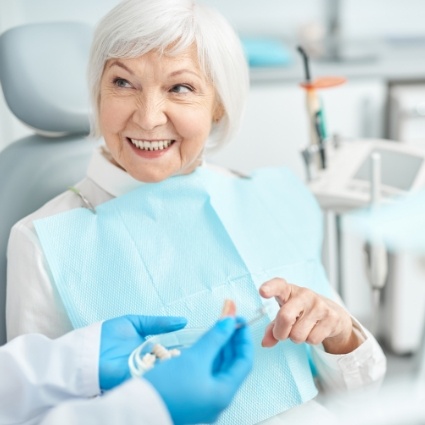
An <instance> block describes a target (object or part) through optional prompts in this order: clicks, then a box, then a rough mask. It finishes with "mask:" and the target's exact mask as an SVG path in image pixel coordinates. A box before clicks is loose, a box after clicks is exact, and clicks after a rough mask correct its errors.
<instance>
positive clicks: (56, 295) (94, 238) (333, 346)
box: [7, 0, 386, 425]
mask: <svg viewBox="0 0 425 425" xmlns="http://www.w3.org/2000/svg"><path fill="white" fill-rule="evenodd" d="M89 86H90V90H91V100H92V105H93V120H92V129H91V130H92V131H91V133H92V135H93V137H102V138H103V141H102V142H103V143H102V146H101V148H99V149H96V150H95V151H94V153H93V159H92V161H91V164H90V165H89V168H88V171H87V177H86V178H85V179H84V180H83V181H81V182H80V183H78V184H77V185H76V189H75V191H67V192H65V193H63V194H62V195H60V196H58V197H57V198H55V199H53V200H52V201H50V202H49V203H47V204H46V205H44V206H43V207H42V208H41V209H40V210H38V211H36V212H35V213H33V214H31V215H30V216H28V217H26V218H24V219H23V220H21V221H20V222H18V223H17V224H16V225H15V226H14V227H13V229H12V233H11V236H10V241H9V251H8V291H7V328H8V329H7V330H8V338H9V339H11V338H13V337H15V336H17V335H19V334H22V333H28V332H39V333H44V334H46V335H48V336H50V337H58V336H60V335H62V334H64V333H65V332H67V331H69V330H71V329H72V328H73V327H80V326H85V325H87V324H90V323H92V322H94V321H98V320H103V319H106V318H110V317H114V316H119V315H123V314H129V313H132V314H145V315H166V316H169V315H177V316H184V317H186V318H187V319H188V323H189V326H190V327H198V328H205V327H209V326H210V325H211V324H212V323H214V321H215V320H216V317H217V315H218V314H219V312H220V309H221V306H222V304H223V301H224V300H225V299H232V300H234V301H235V303H236V305H238V312H239V313H240V314H241V315H242V316H246V317H250V316H251V315H252V312H253V311H265V312H267V315H264V316H263V315H261V316H260V317H259V319H258V320H256V321H255V322H252V324H250V329H251V330H252V334H253V339H254V343H255V346H256V363H255V365H254V368H253V370H252V373H251V375H250V376H249V377H248V379H247V381H246V383H245V384H244V385H243V386H242V387H241V388H240V391H239V393H238V394H237V395H236V397H235V399H234V401H233V402H232V404H231V405H230V406H229V408H228V409H226V410H225V411H224V412H223V414H222V416H221V417H220V419H219V421H218V422H217V423H219V424H244V425H251V424H256V423H259V422H261V421H266V422H264V424H266V423H270V421H269V420H271V421H272V422H271V423H274V424H275V423H279V421H280V420H281V421H282V422H283V423H288V421H291V420H292V421H294V422H297V421H298V422H300V421H302V420H305V419H306V418H309V419H311V421H312V420H314V419H316V417H317V415H318V414H320V413H322V414H323V412H324V409H323V408H322V407H320V406H319V404H318V403H317V402H316V401H315V400H314V398H315V396H316V395H317V393H318V388H317V387H316V381H315V377H314V376H313V373H312V369H311V366H310V364H311V362H312V361H313V362H314V366H315V368H314V369H315V371H317V380H319V381H320V384H321V388H325V389H331V390H348V389H357V388H359V387H365V386H371V385H376V384H379V383H380V382H381V381H382V378H383V376H384V373H385V368H386V363H385V357H384V355H383V353H382V350H381V349H380V347H379V345H378V344H377V342H376V340H375V339H374V337H373V336H372V335H371V334H370V333H369V332H368V331H367V330H366V329H365V328H364V327H362V326H361V325H360V324H359V323H358V322H357V321H356V320H355V319H354V318H353V317H351V315H350V314H349V313H348V312H347V310H346V309H345V307H344V306H343V305H342V304H341V302H340V300H339V297H338V296H337V294H336V293H335V292H334V291H333V289H332V288H331V286H330V285H329V282H328V280H327V277H326V275H325V272H324V269H323V266H322V264H321V255H320V251H321V244H322V217H321V214H320V209H319V207H318V205H317V203H316V201H315V200H314V198H313V197H312V195H311V194H310V193H309V192H308V190H307V189H306V188H305V187H304V185H303V184H302V183H301V182H300V181H299V180H298V179H297V178H296V177H295V176H294V175H293V174H292V173H291V172H290V171H289V170H287V169H284V168H264V169H260V170H257V171H256V172H255V173H253V174H252V175H251V176H244V178H242V177H241V176H238V175H235V174H234V173H232V172H230V171H229V170H225V169H222V168H220V167H217V166H212V165H210V164H207V163H206V162H205V161H204V160H203V154H204V152H205V151H206V150H209V149H217V148H219V147H220V146H222V145H223V144H224V143H226V142H227V141H229V140H230V139H231V138H232V136H233V135H234V133H235V131H236V130H237V129H238V127H239V124H240V121H241V118H242V114H243V111H244V106H245V101H246V97H247V94H248V88H249V87H248V67H247V63H246V60H245V57H244V54H243V49H242V46H241V43H240V41H239V39H238V37H237V35H236V33H235V32H234V31H233V29H232V28H231V27H230V25H229V24H228V23H227V21H226V20H225V19H224V18H223V17H222V16H221V15H220V14H218V13H217V12H215V11H214V10H212V9H210V8H208V7H206V6H205V5H204V4H202V3H199V4H198V3H197V2H196V1H194V0H123V1H122V2H120V3H119V5H118V6H117V7H115V8H114V9H113V10H112V11H111V12H110V13H108V14H107V15H106V16H105V17H104V18H103V19H102V20H101V21H100V23H99V25H98V27H97V29H96V31H95V34H94V39H93V44H92V48H91V54H90V61H89ZM261 142H262V141H261V140H258V144H259V145H260V144H261ZM242 154H243V152H242ZM70 165H72V164H70ZM75 192H77V194H78V193H79V194H80V196H77V195H76V193H75ZM82 197H84V199H86V200H87V201H88V202H89V203H90V205H92V206H93V207H94V208H93V210H89V209H87V208H84V204H82V202H81V199H82ZM224 357H225V356H224ZM126 372H128V371H126ZM187 373H191V371H187ZM203 385H204V382H200V383H199V388H200V391H202V388H203ZM258 389H261V391H259V390H258ZM301 405H302V406H301ZM288 415H289V416H288ZM276 416H278V417H279V419H277V418H276ZM276 421H278V422H276Z"/></svg>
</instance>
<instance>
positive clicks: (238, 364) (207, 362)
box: [143, 317, 254, 425]
mask: <svg viewBox="0 0 425 425" xmlns="http://www.w3.org/2000/svg"><path fill="white" fill-rule="evenodd" d="M240 322H241V319H235V318H231V317H226V318H225V319H222V320H220V321H218V322H217V324H216V325H215V326H214V327H213V328H212V329H211V330H209V331H208V332H207V333H206V334H205V335H203V336H202V337H201V339H200V340H199V341H198V342H197V343H196V344H194V345H193V346H192V347H190V348H188V349H186V350H184V351H183V352H182V354H181V356H179V357H173V358H172V359H170V360H166V361H163V362H161V363H158V364H157V365H155V367H154V368H153V369H151V370H149V371H148V372H146V373H145V374H144V375H143V377H144V378H145V379H146V380H148V381H149V382H150V383H151V384H152V385H153V386H154V387H155V388H156V390H157V391H158V393H159V394H160V396H161V397H162V399H163V400H164V402H165V404H166V405H167V407H168V410H169V412H170V415H171V418H172V419H173V422H174V424H175V425H183V424H196V423H211V422H214V421H215V420H217V418H218V416H219V415H220V413H221V412H222V411H223V410H224V409H225V408H226V407H227V406H228V405H229V404H230V402H231V401H232V399H233V397H234V395H235V394H236V391H237V390H238V388H239V387H240V385H241V384H242V382H243V381H244V379H245V378H246V377H247V375H248V373H249V372H250V370H251V368H252V364H253V352H254V350H253V344H252V340H251V336H250V333H249V330H248V328H247V327H246V326H243V327H241V328H239V329H237V328H236V324H237V323H240Z"/></svg>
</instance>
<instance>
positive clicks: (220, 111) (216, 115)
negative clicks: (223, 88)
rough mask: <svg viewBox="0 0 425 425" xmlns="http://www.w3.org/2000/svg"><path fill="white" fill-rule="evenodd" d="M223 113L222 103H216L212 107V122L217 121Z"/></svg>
mask: <svg viewBox="0 0 425 425" xmlns="http://www.w3.org/2000/svg"><path fill="white" fill-rule="evenodd" d="M223 115H224V108H223V105H222V104H221V102H220V103H217V104H216V106H215V108H214V113H213V122H214V123H216V124H217V123H218V122H219V121H220V120H221V119H222V118H223Z"/></svg>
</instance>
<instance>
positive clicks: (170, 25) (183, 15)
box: [88, 0, 249, 150]
mask: <svg viewBox="0 0 425 425" xmlns="http://www.w3.org/2000/svg"><path fill="white" fill-rule="evenodd" d="M193 44H195V45H196V47H197V53H198V60H199V64H200V66H201V69H202V70H203V72H204V73H205V75H206V76H207V78H208V79H210V81H211V82H212V84H213V86H214V88H215V90H216V93H217V95H218V97H219V100H220V102H221V105H222V107H223V109H224V115H223V117H222V118H221V119H220V120H219V121H218V122H217V123H213V126H212V130H211V134H210V137H209V140H208V143H207V145H206V148H207V149H209V150H212V149H215V148H218V147H220V146H222V145H223V144H224V143H225V142H226V141H228V140H229V139H231V137H232V136H233V135H234V133H235V132H236V131H237V130H238V129H239V126H240V122H241V119H242V115H243V111H244V109H245V103H246V98H247V95H248V90H249V72H248V65H247V62H246V58H245V55H244V51H243V48H242V45H241V42H240V40H239V37H238V36H237V34H236V32H235V31H234V30H233V28H232V27H231V25H230V24H229V23H228V22H227V20H226V19H225V18H224V17H223V16H222V15H221V14H220V13H218V12H217V11H215V10H214V9H212V8H209V7H207V6H206V5H204V4H200V3H196V1H195V0H123V1H122V2H121V3H119V4H118V5H117V6H116V7H114V8H113V9H112V10H111V11H110V12H109V13H108V14H107V15H106V16H105V17H104V18H103V19H102V20H101V21H100V22H99V24H98V26H97V28H96V30H95V33H94V38H93V43H92V46H91V52H90V60H89V67H88V79H89V87H90V90H91V101H92V106H93V112H94V116H93V121H92V131H91V134H92V136H94V137H96V138H97V137H100V136H101V134H100V128H99V101H100V83H101V79H102V74H103V71H104V67H105V64H106V62H107V61H108V60H109V59H112V58H134V57H139V56H141V55H143V54H145V53H147V52H149V51H151V50H157V51H159V52H161V53H163V52H165V51H166V52H167V54H169V53H170V54H178V53H179V52H182V51H183V50H185V49H187V48H189V47H190V46H191V45H193ZM171 46H172V48H171ZM170 48H171V50H170Z"/></svg>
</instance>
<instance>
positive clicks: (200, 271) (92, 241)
mask: <svg viewBox="0 0 425 425" xmlns="http://www.w3.org/2000/svg"><path fill="white" fill-rule="evenodd" d="M34 225H35V228H36V231H37V234H38V237H39V239H40V242H41V246H42V248H43V251H44V253H45V256H46V259H47V262H48V264H49V267H50V269H51V273H52V276H53V279H54V283H55V285H56V286H57V289H58V291H59V294H60V296H61V298H62V301H63V304H64V306H65V308H66V310H67V313H68V315H69V317H70V320H71V322H72V324H73V325H74V326H75V327H82V326H85V325H88V324H90V323H93V322H95V321H99V320H103V319H108V318H111V317H115V316H119V315H123V314H146V315H180V316H185V317H187V319H188V327H210V326H211V325H212V324H213V323H214V322H215V321H216V320H217V318H218V316H219V315H220V311H221V307H222V305H223V301H224V300H225V299H227V298H230V299H233V300H234V301H235V303H236V306H237V309H238V314H239V315H243V316H245V317H246V318H247V319H249V318H250V317H251V316H253V315H254V313H255V311H256V310H257V309H258V308H259V307H261V306H262V304H263V303H268V305H269V307H268V311H269V317H265V318H263V319H262V320H261V321H259V322H256V323H255V324H254V325H253V326H252V334H253V339H254V344H255V365H254V368H253V371H252V373H251V375H250V376H249V377H248V379H247V380H246V381H245V383H244V385H243V386H242V388H241V390H240V391H239V392H238V393H237V395H236V397H235V399H234V400H233V402H232V404H231V405H230V407H229V408H228V409H227V410H226V411H225V412H223V414H222V415H221V416H220V418H219V420H218V422H217V423H218V424H226V425H250V424H256V423H258V422H260V421H263V420H265V419H267V418H270V417H272V416H275V415H276V414H278V413H281V412H283V411H285V410H287V409H289V408H291V407H293V406H296V405H299V404H301V403H303V402H306V401H308V400H310V399H312V398H313V397H314V396H315V395H316V394H317V389H316V387H315V385H314V381H313V377H312V374H311V370H310V367H309V361H308V355H307V350H306V346H305V345H304V344H300V345H296V344H294V343H292V342H291V341H284V342H281V343H279V344H277V345H276V346H275V347H273V348H262V347H261V340H262V337H263V335H264V330H265V327H266V326H267V324H268V323H269V322H270V320H272V319H274V316H275V314H276V312H277V311H278V305H277V303H276V302H275V301H274V300H273V301H271V300H264V299H262V298H261V297H260V296H259V294H258V287H259V286H260V285H261V284H262V283H264V282H265V281H266V280H269V279H271V278H273V277H282V278H284V279H286V280H287V281H288V282H290V283H294V284H296V285H300V286H305V287H309V288H310V289H312V290H314V291H316V292H318V293H321V294H323V295H325V296H330V287H329V284H328V282H327V279H326V276H325V273H324V270H323V267H322V265H321V262H320V251H321V242H322V230H321V229H322V218H321V215H320V210H319V208H318V206H317V204H316V202H315V200H314V198H313V197H312V195H311V194H310V193H309V192H308V191H307V190H306V188H305V187H304V186H303V184H302V183H301V182H300V181H298V179H296V178H295V177H294V176H293V175H292V174H291V173H290V172H289V171H288V170H286V169H283V168H264V169H260V170H258V171H256V172H255V173H253V175H252V176H251V177H250V178H248V179H243V178H239V177H235V176H232V175H227V174H220V173H217V172H215V171H212V170H211V169H209V168H207V167H201V168H198V169H197V170H196V171H195V172H193V173H192V174H190V175H185V176H177V177H172V178H169V179H167V180H165V181H163V182H160V183H150V184H144V185H142V186H140V187H139V188H137V189H135V190H132V191H131V192H129V193H127V194H125V195H123V196H120V197H118V198H115V199H113V200H111V201H108V202H106V203H104V204H101V205H99V206H98V207H97V208H96V214H93V213H92V212H91V211H89V210H88V209H85V208H79V209H74V210H71V211H67V212H64V213H60V214H57V215H55V216H51V217H48V218H44V219H41V220H37V221H35V223H34ZM270 305H271V307H270Z"/></svg>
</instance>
